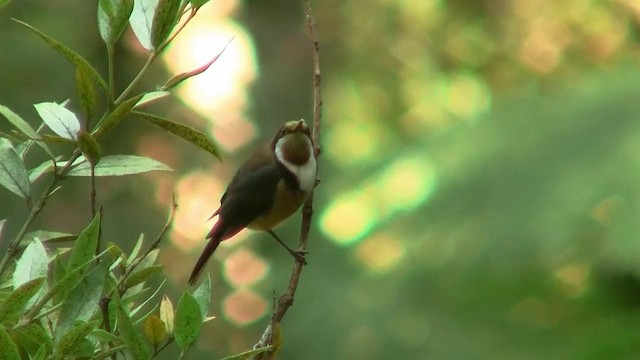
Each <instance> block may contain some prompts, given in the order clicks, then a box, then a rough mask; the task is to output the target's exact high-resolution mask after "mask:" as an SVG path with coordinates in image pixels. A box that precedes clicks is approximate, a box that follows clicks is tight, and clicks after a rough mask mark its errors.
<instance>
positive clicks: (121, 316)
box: [114, 296, 151, 360]
mask: <svg viewBox="0 0 640 360" xmlns="http://www.w3.org/2000/svg"><path fill="white" fill-rule="evenodd" d="M114 299H115V301H117V305H118V327H119V329H120V338H121V339H122V341H123V342H124V344H125V345H126V346H127V350H128V351H129V354H130V356H131V357H132V358H133V359H135V360H148V359H149V358H150V357H151V354H150V351H149V348H148V347H147V344H145V342H144V339H143V338H142V336H141V335H140V332H138V331H137V330H136V329H135V328H134V327H133V324H132V323H131V318H130V317H129V314H127V312H126V310H125V309H124V308H123V307H122V304H121V303H120V301H119V300H118V299H117V297H115V296H114Z"/></svg>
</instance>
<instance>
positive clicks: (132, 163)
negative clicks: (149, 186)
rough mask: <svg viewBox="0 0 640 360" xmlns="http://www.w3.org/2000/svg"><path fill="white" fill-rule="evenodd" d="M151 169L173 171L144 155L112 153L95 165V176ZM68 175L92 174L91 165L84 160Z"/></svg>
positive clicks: (120, 174) (119, 174) (148, 170)
mask: <svg viewBox="0 0 640 360" xmlns="http://www.w3.org/2000/svg"><path fill="white" fill-rule="evenodd" d="M150 171H173V170H172V169H171V168H170V167H168V166H167V165H165V164H163V163H161V162H159V161H156V160H153V159H151V158H148V157H144V156H136V155H110V156H105V157H103V158H102V159H101V160H100V162H99V163H98V164H97V165H96V166H95V169H94V173H95V176H122V175H133V174H142V173H146V172H150ZM67 175H68V176H91V165H89V163H87V162H84V163H81V164H80V165H78V166H76V167H75V168H73V169H71V170H70V171H69V172H68V173H67Z"/></svg>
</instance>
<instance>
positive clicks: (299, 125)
mask: <svg viewBox="0 0 640 360" xmlns="http://www.w3.org/2000/svg"><path fill="white" fill-rule="evenodd" d="M305 126H307V123H306V122H304V119H300V120H299V121H298V123H297V124H296V127H295V128H293V130H295V131H303V130H304V128H305Z"/></svg>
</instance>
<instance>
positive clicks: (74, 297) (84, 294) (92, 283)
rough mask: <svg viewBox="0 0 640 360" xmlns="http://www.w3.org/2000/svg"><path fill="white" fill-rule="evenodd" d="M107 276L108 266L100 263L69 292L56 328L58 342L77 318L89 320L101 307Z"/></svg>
mask: <svg viewBox="0 0 640 360" xmlns="http://www.w3.org/2000/svg"><path fill="white" fill-rule="evenodd" d="M106 277H107V267H106V266H102V265H98V266H96V267H95V268H93V270H91V272H90V273H89V274H87V276H85V277H84V278H83V279H82V280H80V282H79V283H78V285H76V287H75V288H73V290H71V292H70V293H69V296H67V298H66V299H65V301H64V302H63V304H62V308H61V309H60V315H59V316H58V325H57V326H56V329H55V337H56V342H60V341H61V339H63V338H64V337H65V336H66V334H67V333H68V332H69V331H70V329H72V328H73V327H74V325H73V324H74V322H76V321H77V320H82V321H89V319H91V317H92V316H93V315H94V314H95V313H96V312H97V311H98V310H99V309H100V298H101V297H102V290H103V289H104V284H105V279H106Z"/></svg>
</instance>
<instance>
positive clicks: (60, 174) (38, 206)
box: [0, 149, 81, 275]
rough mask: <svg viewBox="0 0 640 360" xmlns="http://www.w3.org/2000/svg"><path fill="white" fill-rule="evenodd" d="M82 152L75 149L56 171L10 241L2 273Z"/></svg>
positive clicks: (0, 273) (4, 257)
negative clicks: (57, 186)
mask: <svg viewBox="0 0 640 360" xmlns="http://www.w3.org/2000/svg"><path fill="white" fill-rule="evenodd" d="M80 154H81V152H80V150H79V149H76V150H75V151H74V153H73V155H71V157H70V158H69V160H67V162H66V163H65V164H64V166H63V167H62V168H61V169H60V170H59V171H56V172H55V173H54V176H53V178H52V179H51V182H50V183H49V185H48V186H47V188H46V189H45V190H44V192H43V193H42V196H40V199H39V200H38V201H37V202H36V203H35V204H34V205H33V207H31V211H30V212H29V215H28V216H27V219H26V220H25V221H24V224H22V228H20V231H19V232H18V235H16V237H15V238H14V239H13V240H12V241H11V243H9V247H8V249H7V252H6V253H5V254H4V256H3V257H2V261H0V275H2V273H3V272H4V271H5V268H6V267H7V264H8V263H9V260H10V259H11V258H13V257H14V256H16V255H17V254H18V249H19V246H18V245H19V244H20V241H21V240H22V238H24V236H25V235H26V234H27V231H29V227H30V226H31V224H32V223H33V221H34V220H35V219H36V217H37V216H38V214H40V212H41V211H42V208H43V207H44V205H45V204H46V202H47V199H48V198H49V196H50V195H51V192H52V191H53V190H54V189H55V188H56V185H57V184H58V181H60V180H62V179H63V178H64V177H65V175H66V174H67V172H68V171H69V169H70V168H71V165H73V162H74V161H75V160H76V159H77V158H78V157H80ZM54 165H55V161H54ZM56 169H57V167H56Z"/></svg>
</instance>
